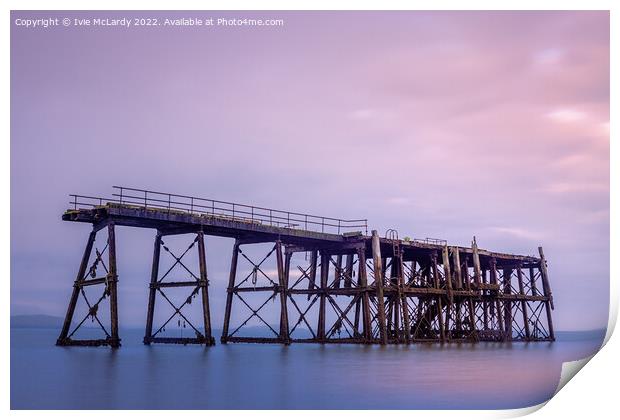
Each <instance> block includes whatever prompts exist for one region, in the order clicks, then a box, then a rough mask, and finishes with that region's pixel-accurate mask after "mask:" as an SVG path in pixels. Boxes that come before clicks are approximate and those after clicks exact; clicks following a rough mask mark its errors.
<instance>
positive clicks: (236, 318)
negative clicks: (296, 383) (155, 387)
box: [57, 187, 555, 347]
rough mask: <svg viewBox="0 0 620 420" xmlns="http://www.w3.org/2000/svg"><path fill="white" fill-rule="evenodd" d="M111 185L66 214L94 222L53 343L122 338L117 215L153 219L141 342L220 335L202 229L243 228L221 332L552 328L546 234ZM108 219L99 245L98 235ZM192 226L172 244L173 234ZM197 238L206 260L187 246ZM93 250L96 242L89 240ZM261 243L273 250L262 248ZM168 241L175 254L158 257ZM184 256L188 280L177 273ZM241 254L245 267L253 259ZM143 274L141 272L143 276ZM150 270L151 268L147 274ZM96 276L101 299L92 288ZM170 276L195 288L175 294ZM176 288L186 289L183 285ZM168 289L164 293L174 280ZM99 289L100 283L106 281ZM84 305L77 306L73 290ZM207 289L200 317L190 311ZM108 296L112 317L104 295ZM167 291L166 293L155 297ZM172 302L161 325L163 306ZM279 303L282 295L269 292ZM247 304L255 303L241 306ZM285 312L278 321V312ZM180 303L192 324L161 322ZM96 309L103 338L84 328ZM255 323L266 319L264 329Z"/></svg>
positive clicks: (520, 331)
mask: <svg viewBox="0 0 620 420" xmlns="http://www.w3.org/2000/svg"><path fill="white" fill-rule="evenodd" d="M114 191H115V192H114V194H113V195H112V198H102V197H92V196H81V195H72V196H71V197H72V201H71V205H72V208H71V209H69V210H67V211H66V212H65V213H64V214H63V216H62V218H63V220H66V221H72V222H83V223H88V224H91V225H92V231H91V232H90V235H89V237H88V240H87V243H86V247H85V251H84V254H83V257H82V261H81V264H80V267H79V270H78V274H77V278H76V280H75V282H74V284H73V292H72V295H71V298H70V301H69V306H68V309H67V314H66V317H65V322H64V325H63V328H62V331H61V333H60V337H59V338H58V341H57V344H58V345H86V346H99V345H110V346H112V347H119V346H120V342H121V339H120V337H119V333H118V303H117V283H118V281H119V273H118V267H117V262H116V261H117V259H116V240H115V229H116V227H117V226H130V227H139V228H147V229H155V230H156V234H155V241H154V249H153V261H152V271H151V277H150V281H149V282H148V291H149V298H148V308H147V320H146V330H145V335H144V344H151V343H179V344H189V343H196V344H205V345H213V344H215V339H214V337H213V332H212V326H211V314H210V308H209V281H210V280H209V277H208V275H207V261H206V250H205V236H219V237H227V238H233V239H234V245H233V248H232V257H231V264H230V275H229V278H228V287H227V297H226V306H225V313H224V324H223V328H222V334H221V339H220V340H221V342H222V343H239V342H245V343H248V342H250V343H282V344H290V343H293V342H299V343H360V344H392V343H394V344H396V343H402V344H409V343H416V342H454V341H468V342H475V341H553V340H554V339H555V337H554V331H553V322H552V317H551V311H552V309H553V297H552V294H551V287H550V285H549V277H548V274H547V263H546V260H545V256H544V254H543V250H542V248H538V253H539V256H538V257H532V256H521V255H509V254H503V253H498V252H491V251H487V250H483V249H480V248H478V245H477V243H476V240H475V238H474V240H473V241H472V243H471V246H469V247H458V246H448V245H447V244H446V243H445V241H441V240H434V239H428V238H427V239H424V240H415V239H414V240H401V239H399V238H398V235H397V234H396V232H395V231H388V232H387V233H386V235H385V236H384V237H380V235H379V234H378V233H377V232H376V231H372V233H371V234H370V235H368V232H367V221H366V220H365V219H357V220H344V219H335V218H328V217H322V216H314V215H309V214H302V213H294V212H286V211H279V210H275V209H269V208H263V207H255V206H248V205H242V204H236V203H230V202H223V201H217V200H210V199H202V198H197V197H190V196H182V195H175V194H168V193H161V192H154V191H148V190H140V189H134V188H125V187H114ZM105 232H107V238H105V239H104V241H103V246H101V247H100V248H99V247H96V246H95V240H96V238H97V236H99V235H102V234H104V233H105ZM173 235H184V237H188V236H189V237H190V238H191V239H190V241H189V244H188V246H187V248H186V249H182V250H180V251H178V250H172V249H170V247H169V246H168V244H167V241H168V237H170V236H173ZM194 247H196V248H197V250H198V253H197V259H198V261H193V262H189V261H186V260H183V258H184V257H185V256H186V254H188V252H189V251H190V250H191V249H193V248H194ZM93 250H94V252H93ZM256 250H262V251H264V252H265V255H262V256H259V257H255V256H254V254H253V253H252V252H254V253H256ZM162 251H163V252H165V253H166V254H168V255H170V256H171V257H172V260H173V261H174V262H173V264H172V267H168V268H167V269H166V270H163V269H160V265H161V263H160V256H161V255H162ZM175 267H177V268H181V269H183V271H184V273H185V275H186V276H187V277H188V280H182V281H181V280H178V279H176V280H175V279H172V278H169V273H170V272H171V271H172V270H173V268H175ZM244 267H245V268H244ZM145 280H146V279H145ZM145 283H146V282H145ZM91 287H99V289H100V291H101V295H100V297H99V298H98V299H97V300H94V299H92V298H91V299H90V300H89V299H88V297H87V295H86V293H85V290H86V288H91ZM171 288H184V289H185V290H188V291H189V292H188V293H187V298H186V299H185V300H183V301H181V302H180V303H179V302H176V303H175V301H174V299H171V298H170V297H169V296H168V294H169V292H168V291H169V290H170V289H171ZM176 290H178V289H176ZM167 292H168V293H167ZM97 296H99V295H97ZM80 298H82V299H83V302H84V303H85V305H86V308H87V309H86V314H82V315H81V316H77V317H76V306H77V303H78V300H80ZM196 301H200V305H201V311H200V312H201V314H202V317H201V318H202V319H199V320H198V321H196V320H191V319H190V318H189V317H188V316H186V315H185V314H184V312H183V310H184V309H187V306H188V305H192V303H195V302H196ZM105 302H107V303H108V304H109V325H108V326H106V325H105V324H106V323H104V322H102V320H101V317H100V314H101V311H102V308H101V307H102V305H104V304H105ZM158 302H160V303H159V304H158ZM164 302H165V305H166V306H168V305H169V306H170V307H171V308H172V311H173V313H172V315H171V316H170V317H169V318H167V321H165V322H163V323H162V325H161V326H159V327H157V328H156V327H154V314H155V310H156V307H159V305H161V304H162V303H164ZM270 304H271V305H276V309H275V310H274V309H273V306H271V308H270ZM242 311H245V314H246V315H244V316H243V315H242V314H241V312H242ZM274 313H276V314H277V315H278V316H277V319H276V320H275V321H274V320H273V319H270V318H269V315H273V314H274ZM174 317H177V318H178V319H179V321H178V322H179V325H180V322H181V320H182V322H183V324H185V325H186V326H189V328H190V330H191V331H192V333H193V336H192V337H170V336H165V337H164V336H162V331H164V330H165V328H166V326H167V325H169V323H170V322H171V320H172V319H173V318H174ZM88 319H90V320H91V321H92V322H96V325H98V326H99V327H100V328H101V329H102V331H103V334H104V337H103V338H96V339H93V338H88V339H80V338H77V334H76V333H77V332H78V331H79V330H80V327H82V326H83V324H84V323H85V322H86V320H88ZM252 323H255V324H260V325H263V327H264V328H262V329H261V330H260V331H265V332H267V334H263V333H262V332H261V333H260V334H256V331H257V330H256V328H255V326H254V328H253V326H252V325H251V324H252Z"/></svg>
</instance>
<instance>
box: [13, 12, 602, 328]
mask: <svg viewBox="0 0 620 420" xmlns="http://www.w3.org/2000/svg"><path fill="white" fill-rule="evenodd" d="M225 14H226V15H227V16H229V17H232V16H242V17H257V16H259V17H268V18H283V19H284V20H285V26H284V27H271V28H248V27H246V28H239V27H236V28H230V27H229V28H215V29H213V28H212V29H207V28H204V27H202V28H163V27H160V28H130V29H127V28H113V29H111V28H90V29H85V28H73V27H71V28H64V27H59V28H48V29H25V28H20V27H16V26H15V25H14V24H13V25H12V27H11V89H12V91H11V230H12V232H11V313H12V314H34V313H44V314H52V315H62V314H63V313H64V310H65V308H66V304H67V301H68V298H69V293H70V288H71V285H72V282H73V280H74V277H75V272H76V270H77V267H78V264H79V258H80V256H81V253H82V250H83V246H84V242H85V240H86V237H87V233H88V230H89V229H88V227H87V226H86V225H79V224H71V223H65V222H62V221H61V220H60V216H61V214H62V212H63V211H64V210H65V209H66V208H67V206H68V204H67V202H68V197H67V194H69V193H83V194H94V195H109V194H110V193H111V188H110V187H111V185H113V184H121V185H128V186H137V187H144V188H149V189H154V190H163V191H170V192H177V193H180V194H191V195H196V196H206V197H212V198H217V199H222V200H231V201H239V202H247V203H253V204H256V205H264V206H269V207H276V208H283V209H288V210H295V211H302V212H309V213H319V214H325V215H333V216H336V217H343V218H357V217H367V218H368V219H369V222H370V224H371V226H372V227H373V228H377V229H378V230H379V231H380V232H381V233H383V232H385V230H386V229H388V228H396V229H397V230H398V231H399V233H400V236H401V237H403V236H411V237H426V236H430V237H437V238H444V239H447V240H448V241H449V242H450V243H455V244H463V245H467V244H469V243H470V242H471V237H472V236H473V235H476V237H477V239H478V244H479V245H480V246H481V247H482V248H486V249H493V250H498V251H505V252H515V253H521V254H534V253H535V252H536V247H537V246H538V245H543V246H544V248H545V251H546V254H547V257H548V259H549V270H550V276H551V285H552V288H553V291H554V295H555V300H556V311H555V313H554V319H555V323H556V328H557V329H585V328H597V327H602V326H605V325H606V324H607V314H608V301H609V297H608V293H609V292H608V289H609V15H608V13H607V12H501V13H500V12H494V13H488V12H458V13H457V12H397V13H396V12H312V13H309V12H288V13H282V12H265V13H244V12H238V13H225ZM192 15H193V16H194V17H212V16H214V17H217V16H221V15H222V13H221V12H220V13H209V12H199V13H191V12H182V13H180V12H163V13H160V12H157V13H156V12H140V13H130V12H122V13H114V12H102V13H97V12H80V13H68V12H53V13H41V12H13V13H12V17H11V19H12V22H14V20H15V18H18V17H20V18H21V17H29V18H30V17H33V16H34V17H47V16H58V17H65V16H71V17H78V16H89V17H97V16H98V17H123V16H139V17H149V16H158V17H160V18H161V19H163V18H165V17H180V16H192ZM152 238H153V232H151V231H144V230H136V229H134V230H132V229H129V228H124V229H121V231H120V232H119V238H118V241H119V245H118V246H119V254H120V255H119V269H120V281H121V284H120V293H121V298H120V302H119V305H120V316H121V323H122V324H123V325H125V326H127V325H142V324H143V322H144V318H145V313H146V297H147V281H148V278H149V269H150V256H151V252H152ZM207 248H208V252H209V255H208V265H209V274H210V278H211V281H212V286H213V287H212V289H211V297H212V307H213V319H214V326H215V327H220V326H221V319H222V313H223V302H224V290H225V284H226V280H227V271H228V264H229V260H228V258H229V252H230V241H227V240H222V239H211V238H208V240H207Z"/></svg>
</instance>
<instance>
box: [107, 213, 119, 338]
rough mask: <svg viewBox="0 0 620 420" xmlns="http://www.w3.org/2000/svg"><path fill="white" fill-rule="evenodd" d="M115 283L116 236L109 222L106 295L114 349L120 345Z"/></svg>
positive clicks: (116, 276) (116, 281)
mask: <svg viewBox="0 0 620 420" xmlns="http://www.w3.org/2000/svg"><path fill="white" fill-rule="evenodd" d="M117 283H118V274H117V268H116V236H115V233H114V223H113V222H111V223H109V224H108V293H109V297H110V345H111V346H112V347H114V348H116V347H120V345H121V339H120V338H119V336H118V295H117V288H116V284H117Z"/></svg>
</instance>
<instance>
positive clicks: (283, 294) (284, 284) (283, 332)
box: [276, 240, 291, 344]
mask: <svg viewBox="0 0 620 420" xmlns="http://www.w3.org/2000/svg"><path fill="white" fill-rule="evenodd" d="M290 257H291V254H290V253H288V252H287V254H286V258H287V262H288V263H289V264H290ZM276 263H277V265H278V280H279V283H280V284H279V289H280V340H281V342H282V343H283V344H290V338H289V334H288V331H289V330H288V310H287V307H286V303H287V302H286V300H287V299H288V297H287V296H288V279H286V278H285V269H284V261H283V258H282V242H281V241H279V240H278V241H276Z"/></svg>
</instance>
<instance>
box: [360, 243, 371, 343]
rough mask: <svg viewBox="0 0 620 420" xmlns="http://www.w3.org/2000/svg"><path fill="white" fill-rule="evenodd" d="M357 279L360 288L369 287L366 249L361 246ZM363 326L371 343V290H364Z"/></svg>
mask: <svg viewBox="0 0 620 420" xmlns="http://www.w3.org/2000/svg"><path fill="white" fill-rule="evenodd" d="M357 259H358V268H357V275H358V277H357V281H358V284H359V286H360V288H362V289H364V288H367V287H368V274H367V272H366V249H365V248H364V247H360V248H358V249H357ZM361 310H362V326H363V329H364V340H365V342H367V343H370V342H371V340H372V319H371V316H370V291H369V290H366V291H364V292H362V308H361Z"/></svg>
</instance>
